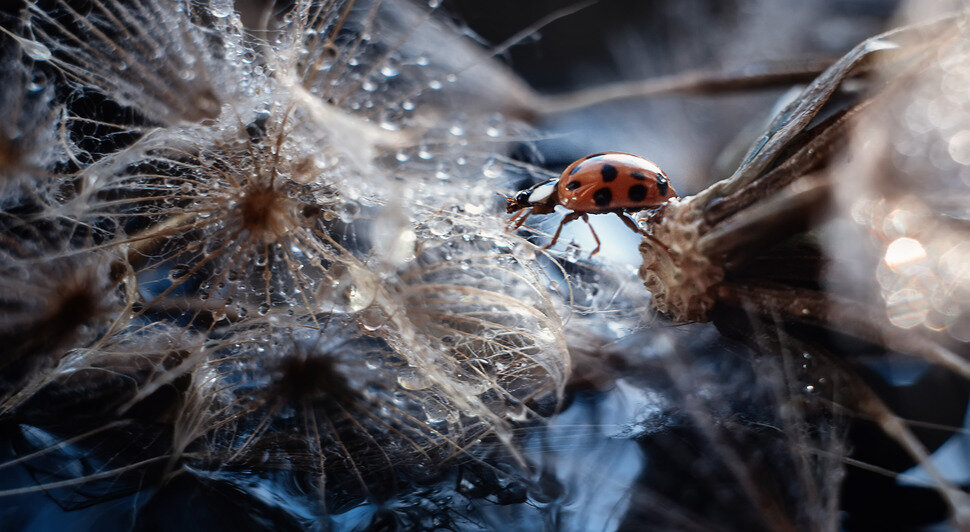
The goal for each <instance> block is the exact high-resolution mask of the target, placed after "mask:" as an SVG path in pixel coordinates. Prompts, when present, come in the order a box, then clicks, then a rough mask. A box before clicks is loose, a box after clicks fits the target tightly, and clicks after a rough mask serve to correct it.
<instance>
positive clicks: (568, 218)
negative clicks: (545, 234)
mask: <svg viewBox="0 0 970 532" xmlns="http://www.w3.org/2000/svg"><path fill="white" fill-rule="evenodd" d="M580 217H583V218H585V217H586V215H585V214H581V213H578V212H571V213H569V214H567V215H566V216H563V217H562V221H561V222H559V227H557V228H556V234H554V235H552V240H550V241H549V243H548V244H546V245H544V246H542V247H541V248H539V249H549V248H551V247H552V246H555V245H556V242H558V241H559V233H561V232H562V226H564V225H566V224H568V223H569V222H572V221H573V220H578V219H579V218H580ZM587 223H588V222H587Z"/></svg>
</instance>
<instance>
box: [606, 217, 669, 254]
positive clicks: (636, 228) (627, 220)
mask: <svg viewBox="0 0 970 532" xmlns="http://www.w3.org/2000/svg"><path fill="white" fill-rule="evenodd" d="M616 215H617V216H619V217H620V219H621V220H623V223H625V224H626V226H627V227H629V228H630V229H632V230H633V231H635V232H636V233H638V234H641V235H643V238H646V239H647V240H650V241H651V242H653V243H655V244H658V245H659V246H660V248H659V249H662V250H666V249H667V246H665V245H663V243H662V242H660V241H659V240H657V238H656V237H655V236H653V235H651V234H650V233H648V232H646V231H645V230H643V228H642V227H640V226H638V225H637V223H636V222H635V221H633V220H632V219H631V218H630V217H629V216H628V215H625V214H623V213H620V212H618V213H616Z"/></svg>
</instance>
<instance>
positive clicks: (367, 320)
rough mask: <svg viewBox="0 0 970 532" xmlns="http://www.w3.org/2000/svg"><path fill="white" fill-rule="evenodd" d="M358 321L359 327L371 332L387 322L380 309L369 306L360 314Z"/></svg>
mask: <svg viewBox="0 0 970 532" xmlns="http://www.w3.org/2000/svg"><path fill="white" fill-rule="evenodd" d="M358 321H359V323H360V326H361V327H363V328H364V329H365V330H368V331H372V332H373V331H376V330H378V329H380V328H381V327H383V326H384V323H385V322H387V317H386V316H385V315H384V312H383V311H382V310H381V309H380V307H378V306H376V305H371V306H369V307H367V308H366V309H364V311H363V312H361V313H360V316H359V317H358Z"/></svg>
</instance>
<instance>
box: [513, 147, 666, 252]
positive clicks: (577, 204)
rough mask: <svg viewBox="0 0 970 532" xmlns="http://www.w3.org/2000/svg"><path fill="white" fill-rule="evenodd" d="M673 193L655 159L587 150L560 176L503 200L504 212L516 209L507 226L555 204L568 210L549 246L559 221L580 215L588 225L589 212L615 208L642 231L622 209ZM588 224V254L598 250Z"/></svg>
mask: <svg viewBox="0 0 970 532" xmlns="http://www.w3.org/2000/svg"><path fill="white" fill-rule="evenodd" d="M676 197H677V192H676V191H675V190H674V187H672V186H670V180H669V179H667V174H665V173H664V171H663V170H661V169H660V167H659V166H657V165H656V164H654V163H652V162H651V161H649V160H647V159H644V158H643V157H637V156H636V155H630V154H629V153H620V152H605V153H594V154H593V155H587V156H586V157H583V158H582V159H579V160H577V161H575V162H574V163H572V164H570V165H569V166H567V167H566V169H565V170H563V172H562V174H561V175H560V176H559V177H555V178H552V179H549V180H547V181H543V182H542V183H539V184H537V185H534V186H532V187H530V188H527V189H525V190H522V191H519V192H517V193H516V194H515V195H514V196H512V197H506V200H507V201H508V213H509V214H512V213H517V214H516V215H515V216H513V217H512V218H510V219H509V222H508V223H509V228H510V229H518V228H519V227H522V224H524V223H525V220H526V219H527V218H528V217H529V216H530V215H533V214H549V213H551V212H553V211H554V210H555V208H556V205H562V206H563V207H565V208H567V209H570V210H571V211H572V212H570V213H569V214H567V215H566V216H564V217H563V219H562V222H560V223H559V227H558V228H557V229H556V234H555V235H553V236H552V240H551V241H550V242H549V243H548V244H546V245H545V246H544V247H543V249H547V248H549V247H552V246H553V245H555V243H556V241H557V240H558V239H559V233H560V232H562V227H563V226H564V225H566V224H568V223H569V222H572V221H574V220H577V219H580V218H582V220H583V221H584V222H586V225H589V216H587V215H589V214H605V213H615V214H616V215H617V216H619V217H620V219H621V220H623V223H625V224H626V225H627V227H629V228H630V229H632V230H634V231H636V232H637V233H641V234H642V233H643V231H642V230H641V229H640V228H639V227H637V224H636V222H634V221H633V220H632V219H631V218H630V217H629V216H627V215H626V213H629V212H637V211H642V210H645V209H650V208H654V207H658V206H660V205H663V204H664V203H666V201H667V200H669V199H670V198H676ZM589 230H590V231H591V232H592V233H593V239H594V240H595V241H596V249H594V250H593V252H592V253H591V254H590V255H591V256H592V255H595V254H596V253H597V252H598V251H599V250H600V239H599V237H598V236H597V235H596V231H594V230H593V227H592V226H589Z"/></svg>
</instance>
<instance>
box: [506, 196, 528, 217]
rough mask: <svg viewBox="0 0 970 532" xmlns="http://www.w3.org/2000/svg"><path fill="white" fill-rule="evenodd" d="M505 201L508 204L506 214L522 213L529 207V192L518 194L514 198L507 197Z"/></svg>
mask: <svg viewBox="0 0 970 532" xmlns="http://www.w3.org/2000/svg"><path fill="white" fill-rule="evenodd" d="M505 201H507V202H508V205H507V207H506V212H508V213H509V214H512V213H513V212H516V211H520V210H522V209H524V208H526V207H528V206H529V191H528V190H523V191H521V192H516V193H515V195H514V196H505Z"/></svg>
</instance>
